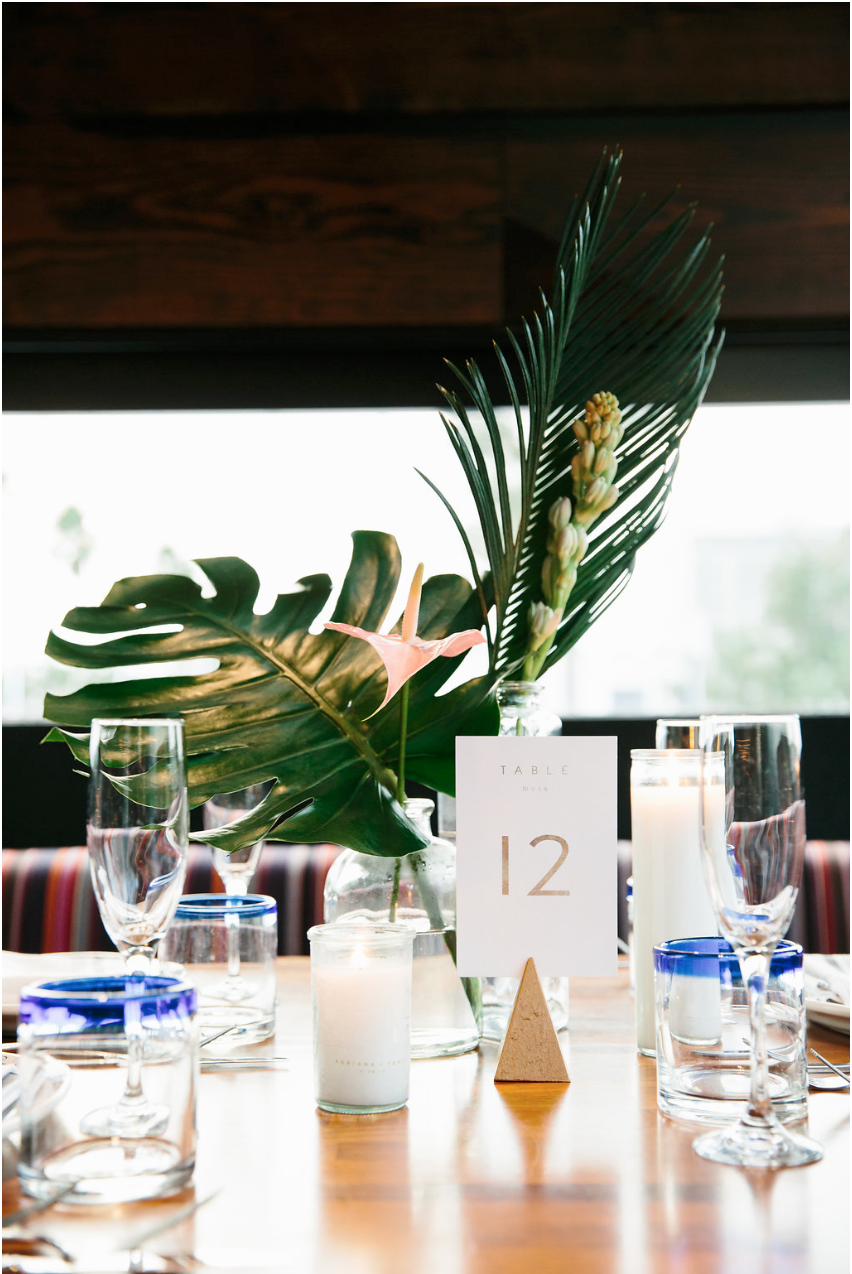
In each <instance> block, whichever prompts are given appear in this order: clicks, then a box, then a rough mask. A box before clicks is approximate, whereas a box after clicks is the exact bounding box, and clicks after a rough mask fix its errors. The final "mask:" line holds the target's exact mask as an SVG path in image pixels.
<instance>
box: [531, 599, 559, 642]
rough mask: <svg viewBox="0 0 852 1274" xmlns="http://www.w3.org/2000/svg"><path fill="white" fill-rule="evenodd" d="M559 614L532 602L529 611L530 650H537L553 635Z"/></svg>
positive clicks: (543, 605)
mask: <svg viewBox="0 0 852 1274" xmlns="http://www.w3.org/2000/svg"><path fill="white" fill-rule="evenodd" d="M560 618H561V616H560V612H559V611H555V610H551V608H550V607H549V606H546V605H545V604H544V602H533V603H532V604H531V605H530V609H529V623H530V635H531V638H532V640H531V642H530V646H531V649H532V650H538V649H539V647H540V646H542V645H543V644H544V642H545V641H546V640H547V638H548V637H549V636H550V635H551V633H555V632H556V629H557V628H558V627H559V620H560Z"/></svg>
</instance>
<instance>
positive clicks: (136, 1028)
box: [121, 1000, 145, 1106]
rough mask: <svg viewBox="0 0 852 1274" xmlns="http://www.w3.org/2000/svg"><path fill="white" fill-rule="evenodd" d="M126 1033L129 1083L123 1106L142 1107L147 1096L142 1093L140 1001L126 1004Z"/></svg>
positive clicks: (123, 1096) (125, 1091)
mask: <svg viewBox="0 0 852 1274" xmlns="http://www.w3.org/2000/svg"><path fill="white" fill-rule="evenodd" d="M124 1033H125V1035H126V1036H127V1082H126V1084H125V1086H124V1092H123V1093H122V1095H121V1105H122V1106H140V1105H142V1104H143V1103H144V1102H145V1094H144V1093H143V1092H142V1053H143V1040H142V1007H141V1005H140V1003H139V1001H138V1000H128V1001H127V1002H126V1003H125V1006H124Z"/></svg>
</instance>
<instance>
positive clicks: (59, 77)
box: [3, 2, 849, 119]
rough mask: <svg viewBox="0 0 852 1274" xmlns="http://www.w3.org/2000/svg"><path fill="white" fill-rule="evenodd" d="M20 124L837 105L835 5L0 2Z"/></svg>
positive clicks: (839, 11)
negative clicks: (123, 118) (234, 116)
mask: <svg viewBox="0 0 852 1274" xmlns="http://www.w3.org/2000/svg"><path fill="white" fill-rule="evenodd" d="M3 26H4V49H5V58H4V61H5V67H4V95H5V97H6V99H7V102H8V103H9V105H10V106H11V108H12V109H13V110H14V111H15V112H16V113H17V114H18V116H19V117H22V118H45V117H50V116H61V117H73V118H78V119H82V118H104V117H110V116H116V115H118V116H122V115H131V116H132V115H144V116H163V115H166V116H168V115H173V116H211V115H214V116H215V115H231V114H245V113H248V114H266V115H268V114H276V113H281V114H287V113H291V112H303V111H331V112H342V113H346V114H358V113H359V112H390V113H393V114H415V115H416V114H429V113H433V112H436V111H449V112H478V111H482V112H495V111H496V112H514V113H518V112H525V111H532V112H542V113H545V114H548V113H554V112H557V113H558V112H565V111H567V112H578V111H585V110H593V111H600V110H619V111H623V110H648V109H681V108H685V109H689V108H698V107H701V108H720V107H742V106H796V105H820V104H822V105H832V104H836V103H840V102H843V101H845V100H847V98H848V80H849V70H848V47H849V11H848V6H847V5H846V4H842V3H810V4H807V3H805V4H800V3H755V4H731V3H708V4H694V3H690V4H641V3H603V4H597V3H593V4H587V3H578V4H568V3H558V4H552V3H551V4H534V3H500V4H488V3H486V4H447V3H425V4H424V3H394V4H367V3H358V4H351V3H344V4H276V3H273V4H249V3H246V4H231V3H218V4H206V3H204V4H177V3H166V4H79V3H72V4H23V3H8V2H7V3H6V4H4V5H3Z"/></svg>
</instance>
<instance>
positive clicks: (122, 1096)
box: [18, 975, 198, 1203]
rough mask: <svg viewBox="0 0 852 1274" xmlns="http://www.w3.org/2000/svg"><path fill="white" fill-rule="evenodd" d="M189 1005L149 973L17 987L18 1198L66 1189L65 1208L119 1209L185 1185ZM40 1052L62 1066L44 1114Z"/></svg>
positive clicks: (190, 1088) (188, 994)
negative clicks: (61, 1084) (59, 1084)
mask: <svg viewBox="0 0 852 1274" xmlns="http://www.w3.org/2000/svg"><path fill="white" fill-rule="evenodd" d="M196 1002H197V996H196V992H195V988H194V987H192V986H191V985H190V984H189V983H188V982H185V981H179V980H178V979H175V978H166V977H159V976H149V977H140V976H138V975H134V976H127V977H109V978H106V977H97V978H69V979H63V980H62V981H57V982H45V983H41V984H38V985H36V984H31V985H29V986H27V987H24V989H23V990H22V991H21V997H20V1022H19V1026H18V1040H19V1052H18V1057H19V1066H20V1080H21V1098H20V1111H21V1152H20V1160H19V1176H20V1180H21V1186H22V1188H23V1190H25V1191H26V1193H28V1194H31V1195H35V1196H37V1197H48V1196H51V1195H53V1194H54V1193H55V1191H56V1188H57V1186H62V1185H66V1184H71V1183H76V1187H75V1190H74V1192H73V1194H71V1195H68V1196H67V1198H68V1199H69V1201H73V1202H81V1203H107V1202H108V1203H119V1202H127V1201H130V1200H134V1199H147V1198H154V1197H158V1196H160V1195H164V1194H172V1193H174V1192H175V1191H177V1190H180V1189H182V1188H183V1186H184V1185H185V1184H186V1183H187V1181H188V1180H189V1179H190V1177H191V1176H192V1171H193V1167H194V1164H195V1090H196V1078H197V1069H198V1057H197V1041H196V1026H195V1011H196ZM47 1056H49V1057H51V1058H53V1059H58V1060H59V1061H61V1062H62V1063H64V1064H65V1065H66V1066H68V1068H69V1082H68V1085H67V1091H65V1090H64V1091H63V1093H62V1095H61V1097H60V1099H59V1100H58V1101H57V1102H56V1104H55V1105H54V1106H53V1107H52V1108H51V1109H49V1110H47V1111H45V1109H44V1103H43V1100H42V1098H43V1092H42V1083H43V1073H44V1060H45V1057H47ZM143 1082H144V1088H143ZM105 1103H106V1104H105Z"/></svg>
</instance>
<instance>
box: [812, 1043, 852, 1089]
mask: <svg viewBox="0 0 852 1274" xmlns="http://www.w3.org/2000/svg"><path fill="white" fill-rule="evenodd" d="M808 1052H810V1053H813V1055H814V1057H818V1058H819V1060H820V1061H821V1062H822V1064H823V1066H827V1067H828V1069H829V1070H830V1071H834V1073H835V1075H839V1076H840V1078H841V1079H842V1080H844V1081H845V1084H846V1087H847V1088H848V1087H849V1074H848V1071H849V1063H848V1062H847V1063H846V1070H845V1072H844V1071H842V1070H841V1069H840V1067H839V1066H835V1065H834V1063H833V1062H830V1061H829V1060H828V1058H827V1057H823V1055H822V1053H818V1052H817V1051H816V1049H815V1048H811V1049H808Z"/></svg>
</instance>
